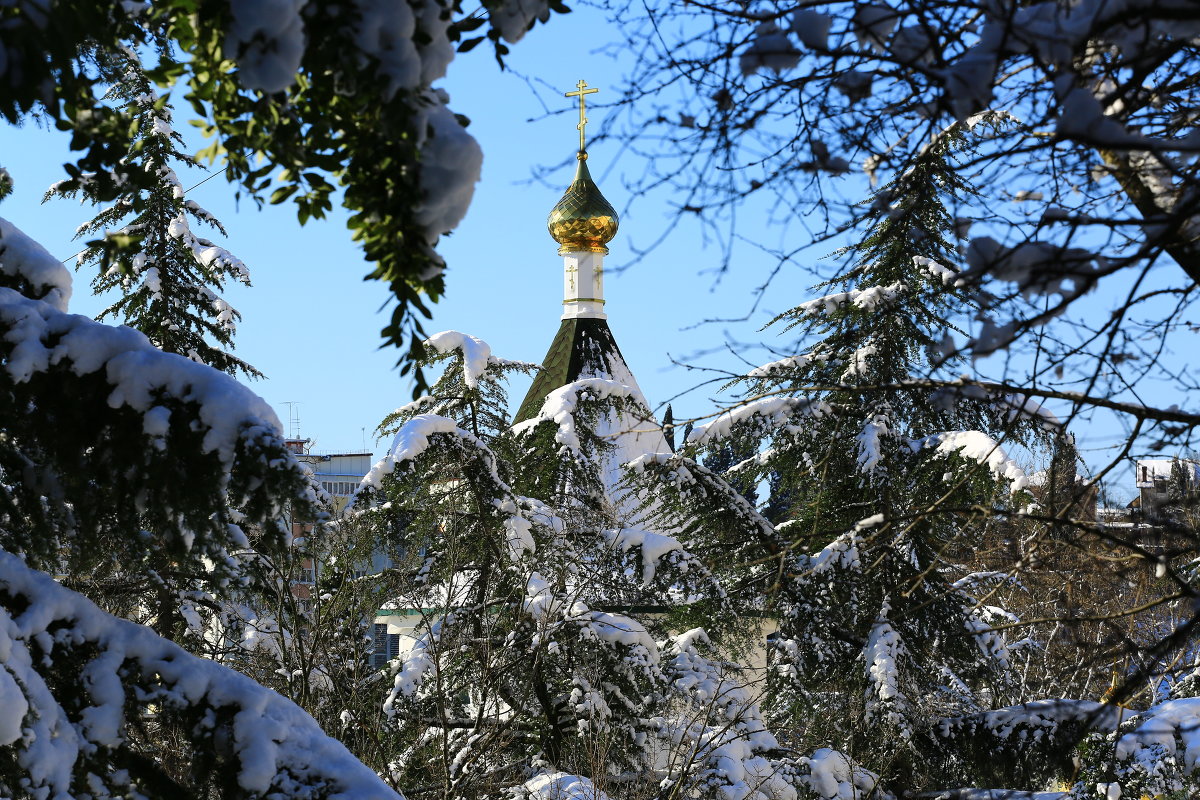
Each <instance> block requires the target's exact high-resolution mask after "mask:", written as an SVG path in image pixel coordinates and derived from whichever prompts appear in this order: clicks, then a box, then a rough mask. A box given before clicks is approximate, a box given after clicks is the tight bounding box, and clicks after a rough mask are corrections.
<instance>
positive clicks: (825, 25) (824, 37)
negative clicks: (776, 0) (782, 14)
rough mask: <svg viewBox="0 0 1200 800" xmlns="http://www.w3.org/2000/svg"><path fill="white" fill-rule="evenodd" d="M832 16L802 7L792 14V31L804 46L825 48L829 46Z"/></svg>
mask: <svg viewBox="0 0 1200 800" xmlns="http://www.w3.org/2000/svg"><path fill="white" fill-rule="evenodd" d="M832 24H833V17H831V16H829V15H828V14H822V13H820V12H818V11H812V10H810V9H807V8H802V9H800V10H798V11H796V12H795V13H794V14H792V32H793V33H795V34H796V37H797V38H798V39H799V40H800V42H801V43H802V44H803V45H804V46H805V47H809V48H812V49H813V50H826V49H828V47H829V27H830V25H832Z"/></svg>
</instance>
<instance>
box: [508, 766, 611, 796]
mask: <svg viewBox="0 0 1200 800" xmlns="http://www.w3.org/2000/svg"><path fill="white" fill-rule="evenodd" d="M523 788H524V789H525V791H526V792H528V796H529V799H530V800H608V795H606V794H605V793H604V792H602V791H600V790H599V789H597V788H596V785H595V784H594V783H592V782H591V780H589V779H588V778H584V777H582V776H580V775H572V774H570V773H567V772H543V773H541V774H539V775H536V776H534V777H533V778H530V779H529V780H528V781H526V782H525V785H524V787H523Z"/></svg>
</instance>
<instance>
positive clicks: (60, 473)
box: [0, 219, 395, 800]
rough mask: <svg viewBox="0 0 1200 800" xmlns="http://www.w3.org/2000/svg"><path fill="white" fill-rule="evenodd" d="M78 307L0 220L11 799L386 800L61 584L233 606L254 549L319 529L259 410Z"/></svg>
mask: <svg viewBox="0 0 1200 800" xmlns="http://www.w3.org/2000/svg"><path fill="white" fill-rule="evenodd" d="M70 295H71V278H70V275H69V273H68V272H67V270H66V269H65V268H64V267H63V266H62V264H60V263H59V262H58V260H57V259H55V258H54V257H53V256H51V255H50V254H49V253H48V252H46V250H45V249H43V248H42V247H41V246H40V245H38V244H37V243H36V242H34V241H32V240H31V239H29V238H28V237H27V236H25V235H24V234H23V233H22V232H21V231H19V230H18V229H17V228H16V227H15V226H13V225H12V224H10V223H9V222H8V221H6V220H2V219H0V330H2V331H3V335H2V336H0V391H2V392H3V394H4V397H5V398H6V400H5V402H4V403H0V795H3V796H5V797H14V798H16V797H20V798H38V797H89V798H97V799H98V800H108V798H118V797H130V796H140V797H168V796H175V797H192V796H205V797H215V796H223V797H244V796H267V795H277V796H301V795H302V796H306V797H313V798H318V797H330V796H342V797H344V796H357V797H379V798H390V797H394V796H395V795H394V793H392V792H391V791H390V790H389V789H388V787H387V786H386V785H385V784H383V783H382V782H381V781H380V780H379V778H378V777H377V776H376V775H375V774H374V773H372V772H371V771H370V770H367V769H365V768H364V767H363V766H362V765H361V764H360V763H359V762H357V761H356V760H355V759H354V758H353V757H352V756H351V755H350V754H349V753H348V752H347V751H346V749H345V748H344V747H343V746H342V745H341V744H340V743H338V742H336V741H333V740H331V739H329V738H328V737H326V736H325V735H324V733H323V732H322V731H321V730H320V728H318V727H317V726H316V725H315V724H314V723H313V721H312V719H311V718H310V717H308V716H307V715H306V714H304V713H303V712H302V711H301V710H300V709H299V708H297V707H296V706H295V705H294V704H292V703H290V702H289V701H287V700H285V699H283V698H281V697H279V695H277V694H275V693H274V692H271V691H269V690H267V689H264V688H263V687H261V686H259V685H258V684H256V683H255V682H254V681H252V680H250V679H249V678H247V677H246V676H244V675H240V674H238V673H236V672H234V671H232V670H230V669H228V668H226V667H223V666H221V665H220V664H216V663H214V662H212V661H209V660H206V659H201V658H197V657H196V656H194V655H191V654H189V653H188V652H186V651H184V650H183V649H181V648H180V647H178V646H177V645H175V644H173V643H172V642H170V641H167V640H166V639H164V638H163V637H161V636H158V635H156V634H155V632H154V631H153V630H151V629H149V628H147V627H145V626H143V625H138V624H135V623H134V622H131V621H129V620H124V619H120V618H118V617H114V616H111V615H110V614H108V613H106V612H105V611H103V610H101V609H100V608H98V607H97V606H96V605H95V604H94V603H93V602H91V601H90V600H89V599H88V598H86V597H84V596H83V595H81V594H78V593H76V592H73V591H71V590H70V589H69V588H67V587H65V586H63V585H62V583H60V582H58V581H55V580H54V579H53V578H52V577H51V575H52V574H54V575H65V576H67V579H65V580H64V582H69V580H70V576H81V575H85V576H91V577H92V578H93V580H92V582H91V583H92V585H93V586H95V585H97V584H102V583H103V582H104V581H105V579H106V577H109V576H114V575H115V576H118V577H119V578H120V579H121V580H134V579H136V581H139V582H140V584H139V585H138V586H135V587H133V588H132V589H131V591H135V592H144V586H145V585H146V584H147V583H148V584H149V585H154V584H155V583H162V582H166V581H169V576H165V575H163V574H162V573H159V572H157V571H156V570H155V569H154V566H155V565H156V564H159V563H162V562H167V563H172V564H175V565H178V567H179V569H180V572H182V573H186V574H191V575H196V574H205V575H207V576H208V578H207V582H208V585H209V586H210V587H211V588H212V590H213V591H214V592H216V593H220V594H226V593H230V594H232V593H234V592H235V591H236V590H237V589H238V588H239V586H238V584H239V582H240V580H241V579H242V577H243V576H244V572H243V571H242V569H241V567H240V566H239V564H238V562H237V561H236V559H235V558H234V555H235V554H236V553H239V552H242V551H245V550H246V548H247V547H248V545H249V536H248V531H249V530H251V529H252V528H253V529H255V530H256V531H257V534H258V539H259V546H260V547H261V548H264V549H266V548H270V547H282V546H284V545H285V544H286V541H287V537H288V534H289V532H288V530H287V527H286V525H285V523H284V517H285V511H286V510H287V509H288V508H291V509H293V510H295V511H297V512H299V513H304V514H308V515H312V514H314V513H315V511H316V508H315V500H316V498H315V497H314V495H313V493H312V489H311V486H310V482H309V480H308V479H307V477H306V476H305V474H304V471H303V469H302V467H301V465H300V464H299V463H298V462H297V461H296V460H295V458H294V457H293V456H292V455H291V454H290V453H289V451H288V450H287V448H286V447H285V444H284V441H283V437H282V433H281V426H280V425H279V421H278V419H277V418H276V417H275V414H274V412H272V411H271V409H270V407H269V406H267V405H266V404H265V403H264V402H263V401H262V400H261V399H259V398H258V397H256V396H255V395H254V394H253V393H251V392H249V391H248V390H247V389H245V388H244V387H243V386H240V385H239V384H238V383H236V382H235V381H234V380H233V379H232V378H231V377H230V376H228V375H225V374H222V373H221V372H219V371H217V370H214V369H212V368H211V367H208V366H205V365H203V364H197V363H195V362H194V361H191V360H189V359H187V358H183V357H181V356H178V355H175V354H170V353H164V352H162V351H161V350H159V349H158V348H156V347H155V346H154V345H153V344H151V342H150V341H149V340H147V338H146V337H145V336H144V335H142V334H141V333H139V332H137V331H133V330H130V329H129V328H123V327H110V326H107V325H103V324H100V323H97V322H94V321H92V320H90V319H88V318H86V317H83V316H78V315H73V314H69V313H67V302H68V300H69V298H70ZM168 585H169V584H168ZM101 588H102V589H103V590H104V591H106V592H107V591H109V590H110V589H113V588H114V587H107V588H105V587H101ZM169 588H172V589H174V588H177V587H174V586H169ZM196 599H197V600H199V598H196Z"/></svg>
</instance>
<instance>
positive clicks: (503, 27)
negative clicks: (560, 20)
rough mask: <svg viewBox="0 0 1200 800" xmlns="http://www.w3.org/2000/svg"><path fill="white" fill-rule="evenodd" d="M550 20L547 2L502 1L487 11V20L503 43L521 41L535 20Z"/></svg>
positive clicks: (527, 0) (529, 0)
mask: <svg viewBox="0 0 1200 800" xmlns="http://www.w3.org/2000/svg"><path fill="white" fill-rule="evenodd" d="M548 19H550V3H549V2H548V0H503V2H500V3H497V4H496V5H495V6H492V7H491V8H489V9H488V20H489V21H490V22H491V24H492V27H493V28H495V29H496V30H497V31H498V32H499V33H500V36H501V37H503V39H504V41H506V42H509V43H510V44H515V43H516V42H519V41H521V39H523V38H524V37H525V34H526V32H528V30H529V28H530V26H532V25H533V23H534V21H535V20H541V21H542V22H545V21H546V20H548Z"/></svg>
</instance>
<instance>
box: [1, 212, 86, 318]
mask: <svg viewBox="0 0 1200 800" xmlns="http://www.w3.org/2000/svg"><path fill="white" fill-rule="evenodd" d="M0 275H3V276H8V277H10V278H15V279H17V281H18V282H22V283H27V284H28V285H29V287H30V288H31V289H32V290H33V291H34V292H35V293H36V294H37V296H38V297H41V299H42V300H43V301H44V302H46V303H49V304H50V305H51V306H52V307H53V308H55V309H56V310H58V311H66V310H67V303H68V302H69V301H70V299H71V273H70V271H69V270H68V269H67V268H66V267H64V266H63V265H62V263H61V262H60V261H59V260H58V259H57V258H55V257H54V256H52V255H50V254H49V253H48V252H46V248H44V247H42V246H41V245H40V244H38V243H37V242H35V241H34V240H33V239H31V238H29V237H28V236H26V235H25V234H24V233H22V232H21V231H20V230H18V229H17V227H16V226H15V225H13V224H12V223H11V222H9V221H8V220H6V219H4V218H3V217H0ZM18 288H20V287H19V286H18Z"/></svg>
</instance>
